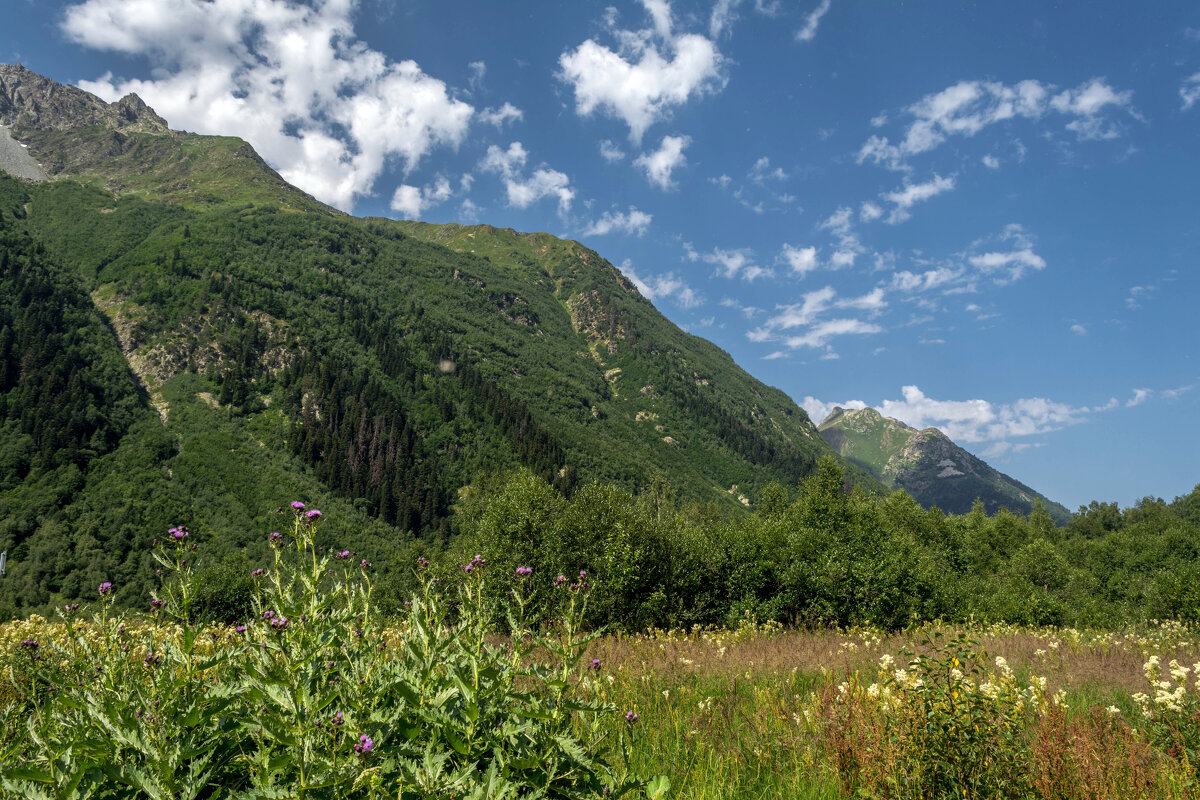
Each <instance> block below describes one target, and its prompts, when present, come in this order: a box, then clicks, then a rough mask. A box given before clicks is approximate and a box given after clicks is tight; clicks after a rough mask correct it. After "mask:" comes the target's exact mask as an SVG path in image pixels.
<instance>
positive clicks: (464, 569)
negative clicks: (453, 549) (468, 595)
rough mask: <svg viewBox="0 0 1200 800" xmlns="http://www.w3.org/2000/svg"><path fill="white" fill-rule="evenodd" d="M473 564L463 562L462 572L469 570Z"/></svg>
mask: <svg viewBox="0 0 1200 800" xmlns="http://www.w3.org/2000/svg"><path fill="white" fill-rule="evenodd" d="M474 566H475V565H474V564H473V563H471V564H463V572H470V571H471V570H472V568H474Z"/></svg>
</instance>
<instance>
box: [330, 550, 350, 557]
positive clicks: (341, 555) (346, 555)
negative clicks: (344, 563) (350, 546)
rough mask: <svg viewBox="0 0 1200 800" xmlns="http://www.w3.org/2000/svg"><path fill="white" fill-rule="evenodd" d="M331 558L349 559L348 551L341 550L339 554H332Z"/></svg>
mask: <svg viewBox="0 0 1200 800" xmlns="http://www.w3.org/2000/svg"><path fill="white" fill-rule="evenodd" d="M333 557H334V558H349V557H350V551H349V550H342V551H341V552H339V553H334V554H333Z"/></svg>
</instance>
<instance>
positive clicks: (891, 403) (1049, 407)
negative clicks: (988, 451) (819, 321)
mask: <svg viewBox="0 0 1200 800" xmlns="http://www.w3.org/2000/svg"><path fill="white" fill-rule="evenodd" d="M901 395H902V396H903V399H902V400H885V401H883V403H881V404H880V407H879V410H880V412H881V413H882V414H884V416H888V417H894V418H896V419H898V420H900V421H901V422H904V423H905V424H907V425H911V426H912V427H914V428H928V427H936V428H938V429H940V430H941V431H942V432H943V433H945V434H946V435H947V436H949V437H950V438H951V439H953V440H954V441H956V442H966V443H975V442H986V441H998V440H1003V439H1008V438H1012V437H1019V436H1033V435H1037V434H1043V433H1048V432H1050V431H1054V430H1058V429H1060V428H1064V427H1066V426H1068V425H1076V424H1078V423H1080V422H1083V421H1085V420H1086V418H1087V415H1088V413H1089V410H1088V409H1087V408H1086V407H1083V408H1075V407H1072V406H1070V405H1068V404H1066V403H1057V402H1054V401H1052V400H1047V399H1045V398H1041V397H1031V398H1022V399H1019V400H1016V401H1014V402H1012V403H1010V404H996V403H991V402H988V401H987V400H934V399H933V398H930V397H926V396H925V394H924V393H923V392H922V391H921V390H920V389H919V388H917V387H916V386H905V387H903V388H902V389H901Z"/></svg>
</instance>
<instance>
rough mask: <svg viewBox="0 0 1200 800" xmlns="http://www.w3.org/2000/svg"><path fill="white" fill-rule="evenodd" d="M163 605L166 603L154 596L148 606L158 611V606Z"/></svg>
mask: <svg viewBox="0 0 1200 800" xmlns="http://www.w3.org/2000/svg"><path fill="white" fill-rule="evenodd" d="M164 605H166V604H165V603H164V602H163V601H162V600H159V599H158V598H155V599H153V600H151V601H150V607H151V608H152V609H154V610H155V611H158V610H159V609H160V608H162V607H163V606H164Z"/></svg>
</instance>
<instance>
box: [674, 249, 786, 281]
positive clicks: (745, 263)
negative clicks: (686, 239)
mask: <svg viewBox="0 0 1200 800" xmlns="http://www.w3.org/2000/svg"><path fill="white" fill-rule="evenodd" d="M685 247H686V248H687V258H688V260H689V261H703V262H704V263H706V264H713V265H715V266H716V267H717V268H718V270H719V271H720V272H719V274H720V275H721V276H722V277H725V278H736V277H737V276H738V275H741V276H742V277H743V278H744V279H746V280H748V281H752V280H754V279H755V278H758V277H760V276H763V275H769V274H770V272H769V270H766V269H764V268H763V267H760V266H758V265H757V264H755V263H754V253H753V252H752V251H751V250H749V249H745V248H743V249H738V250H723V249H721V248H720V247H714V248H713V249H712V252H711V253H699V252H697V251H695V250H693V249H692V247H691V245H685Z"/></svg>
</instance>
